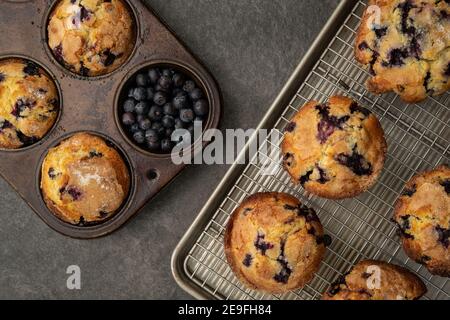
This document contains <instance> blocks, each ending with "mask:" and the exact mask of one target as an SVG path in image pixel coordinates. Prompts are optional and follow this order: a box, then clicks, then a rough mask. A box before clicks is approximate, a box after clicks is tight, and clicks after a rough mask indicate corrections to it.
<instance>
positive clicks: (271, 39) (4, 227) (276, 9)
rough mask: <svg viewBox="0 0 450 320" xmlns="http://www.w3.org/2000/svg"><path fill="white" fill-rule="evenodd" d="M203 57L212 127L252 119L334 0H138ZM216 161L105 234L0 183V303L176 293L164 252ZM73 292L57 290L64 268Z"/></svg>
mask: <svg viewBox="0 0 450 320" xmlns="http://www.w3.org/2000/svg"><path fill="white" fill-rule="evenodd" d="M148 2H149V3H150V4H151V5H152V6H153V8H154V9H155V11H156V12H157V13H159V14H160V15H161V16H162V17H163V18H164V20H165V21H166V22H167V23H168V24H169V25H170V26H171V27H172V28H173V30H174V31H175V32H176V33H177V34H178V35H179V37H180V38H181V39H183V40H184V42H185V43H186V44H187V45H188V46H189V47H190V48H191V49H192V51H193V52H195V53H196V54H197V55H198V56H199V57H201V59H202V60H203V61H204V63H205V64H206V66H207V67H208V68H209V69H210V70H211V72H212V73H213V74H214V75H215V77H216V78H217V80H218V82H219V84H220V86H221V89H222V92H223V97H224V103H225V105H224V109H225V111H224V117H223V121H222V124H221V127H222V128H251V127H254V126H256V125H257V123H258V122H259V121H260V119H261V118H262V116H263V115H264V113H265V112H266V110H267V108H268V107H269V105H270V104H271V102H272V101H273V99H274V98H275V97H276V95H277V94H278V92H279V91H280V89H281V88H282V86H283V84H284V83H285V81H286V80H287V78H288V77H289V75H290V74H291V72H292V71H293V69H294V67H295V66H296V65H297V63H298V62H299V60H300V59H301V58H302V56H303V54H304V53H305V51H306V50H307V49H308V48H309V46H310V44H311V43H312V41H313V40H314V38H315V37H316V35H317V33H318V32H319V31H320V29H321V28H322V26H323V25H324V23H325V22H326V21H327V19H328V17H329V16H330V15H331V13H332V11H333V9H334V8H335V7H336V5H337V3H338V0H320V1H317V0H315V1H314V0H148ZM226 170H227V167H226V166H210V167H207V166H195V167H189V168H187V169H186V170H185V171H184V172H183V173H182V174H181V175H180V176H179V177H178V178H177V179H176V181H175V182H174V183H173V184H171V185H170V186H168V187H167V188H166V189H165V190H164V191H163V192H162V193H161V194H160V195H159V196H158V197H157V198H155V199H154V200H153V201H152V202H151V203H149V204H148V205H147V206H146V207H145V208H144V210H143V211H142V212H141V214H140V215H138V216H137V217H136V218H134V219H133V220H132V221H131V222H130V223H128V224H127V225H126V226H125V227H124V228H122V229H121V230H119V231H118V232H116V233H114V234H113V235H111V236H109V237H106V238H102V239H99V240H92V241H78V240H72V239H69V238H66V237H63V236H61V235H59V234H57V233H56V232H54V231H52V230H51V229H49V228H48V227H47V226H46V225H45V224H44V223H43V222H42V221H41V220H40V219H39V218H38V217H37V216H36V215H35V214H34V213H33V212H32V211H31V209H29V208H28V206H27V205H26V204H25V203H24V202H23V201H22V200H21V199H20V198H19V197H18V196H17V195H16V194H15V192H14V191H13V189H12V188H11V187H9V186H8V185H7V184H6V182H4V180H2V179H0V203H1V207H0V299H10V298H11V299H13V298H25V299H28V298H39V299H45V298H58V299H60V298H61V299H81V298H84V299H119V298H125V299H126V298H132V299H140V298H143V299H182V298H190V297H189V295H187V294H186V293H184V292H183V291H182V290H181V289H180V288H179V287H178V286H177V285H176V283H175V282H174V280H173V279H172V275H171V271H170V256H171V253H172V251H173V249H174V247H175V246H176V244H177V243H178V241H179V239H180V238H181V236H182V235H183V234H184V232H185V231H186V229H187V228H188V227H189V225H190V224H191V223H192V221H193V220H194V218H195V216H196V215H197V213H198V212H199V211H200V209H201V208H202V206H203V204H204V203H205V202H206V200H207V199H208V197H209V195H210V193H211V191H212V190H213V189H214V188H215V186H216V185H217V184H218V183H219V181H220V179H221V177H222V176H223V175H224V174H225V172H226ZM74 264H75V265H79V266H80V267H81V269H82V290H80V291H70V290H67V289H66V277H67V275H66V273H65V271H66V268H67V266H69V265H74Z"/></svg>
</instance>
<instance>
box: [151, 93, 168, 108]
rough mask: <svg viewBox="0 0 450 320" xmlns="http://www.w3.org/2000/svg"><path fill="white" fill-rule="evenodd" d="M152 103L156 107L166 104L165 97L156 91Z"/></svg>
mask: <svg viewBox="0 0 450 320" xmlns="http://www.w3.org/2000/svg"><path fill="white" fill-rule="evenodd" d="M153 102H154V103H156V105H158V106H163V105H165V104H166V103H167V97H166V95H165V94H164V93H163V92H161V91H158V92H157V93H155V96H154V97H153Z"/></svg>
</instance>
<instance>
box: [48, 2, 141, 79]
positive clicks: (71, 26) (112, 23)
mask: <svg viewBox="0 0 450 320" xmlns="http://www.w3.org/2000/svg"><path fill="white" fill-rule="evenodd" d="M134 43H135V26H134V20H133V18H132V16H131V13H130V9H129V8H128V5H126V4H125V3H124V2H123V1H122V0H61V1H60V3H59V4H58V5H57V6H56V7H55V8H54V10H53V12H52V14H51V17H50V22H49V25H48V44H49V46H50V48H51V49H52V51H53V54H54V56H55V58H56V59H57V60H58V61H59V62H60V63H61V64H63V65H64V66H65V67H66V68H68V69H69V70H72V71H73V72H75V73H78V74H80V75H82V76H98V75H103V74H106V73H109V72H111V71H113V70H115V69H117V68H118V67H120V66H121V65H122V64H123V63H124V62H125V61H126V60H127V59H128V57H129V56H130V54H131V52H132V50H133V47H134Z"/></svg>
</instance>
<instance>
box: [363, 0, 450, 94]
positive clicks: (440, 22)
mask: <svg viewBox="0 0 450 320" xmlns="http://www.w3.org/2000/svg"><path fill="white" fill-rule="evenodd" d="M369 5H375V6H377V7H378V8H379V9H380V21H376V15H377V11H376V10H375V11H371V10H370V9H371V8H374V7H368V9H367V11H366V12H365V14H364V17H363V19H362V22H361V26H360V28H359V31H358V34H357V38H356V44H355V56H356V59H357V60H358V61H359V62H360V63H362V64H365V65H367V66H368V67H369V70H370V72H371V73H372V76H373V77H372V78H371V79H369V81H368V82H367V86H368V89H369V90H370V91H372V92H375V93H383V92H387V91H395V92H396V93H397V94H399V95H400V97H401V98H402V99H403V100H404V101H406V102H419V101H422V100H424V99H425V98H426V97H427V96H437V95H440V94H443V93H445V92H446V91H447V90H449V89H450V37H449V34H450V19H449V16H450V3H449V1H436V0H371V1H370V2H369ZM374 18H375V19H374ZM371 21H373V23H371Z"/></svg>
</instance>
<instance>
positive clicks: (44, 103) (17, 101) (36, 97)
mask: <svg viewBox="0 0 450 320" xmlns="http://www.w3.org/2000/svg"><path fill="white" fill-rule="evenodd" d="M58 111H59V97H58V92H57V90H56V86H55V83H54V82H53V80H52V79H51V78H50V77H49V76H48V74H47V73H45V71H44V70H42V69H41V68H40V67H39V66H38V65H36V64H35V63H34V62H31V61H29V60H24V59H16V58H14V59H4V60H0V148H4V149H18V148H21V147H26V146H28V145H31V144H33V143H35V142H36V141H38V140H40V139H41V138H42V137H44V136H45V134H46V133H47V132H48V131H49V130H50V129H51V128H52V126H53V124H54V123H55V121H56V118H57V116H58Z"/></svg>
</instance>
